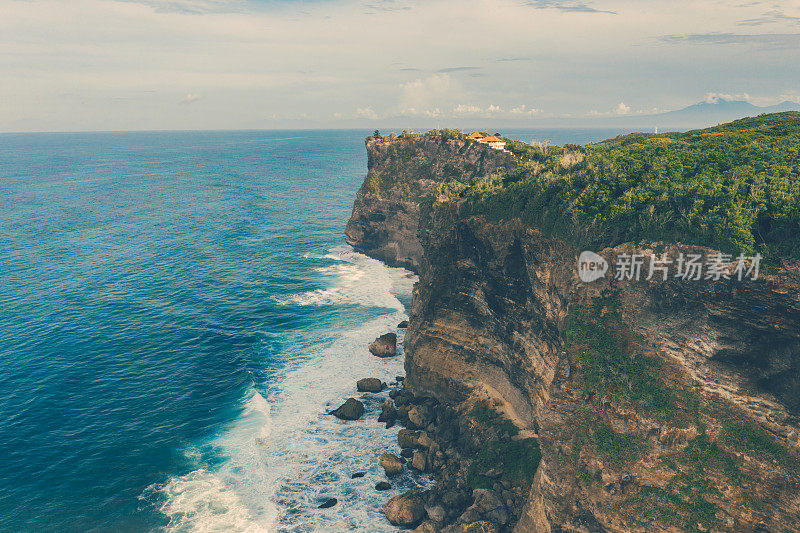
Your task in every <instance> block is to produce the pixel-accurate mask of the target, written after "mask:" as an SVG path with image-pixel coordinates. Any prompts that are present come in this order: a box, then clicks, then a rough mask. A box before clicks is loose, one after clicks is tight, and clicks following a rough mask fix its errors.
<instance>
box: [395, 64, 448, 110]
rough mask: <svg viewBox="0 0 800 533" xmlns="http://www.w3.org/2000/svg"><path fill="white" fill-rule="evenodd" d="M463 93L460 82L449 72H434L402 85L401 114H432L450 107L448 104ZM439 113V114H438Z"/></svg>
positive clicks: (399, 106)
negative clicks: (419, 111)
mask: <svg viewBox="0 0 800 533" xmlns="http://www.w3.org/2000/svg"><path fill="white" fill-rule="evenodd" d="M461 93H462V91H461V88H460V86H459V84H458V83H457V82H456V81H454V80H453V79H452V78H451V77H450V75H449V74H433V75H431V76H428V77H427V78H420V79H416V80H413V81H410V82H407V83H403V84H401V85H400V103H399V105H398V111H399V114H401V115H416V114H418V110H422V114H425V115H430V113H432V112H433V111H434V110H435V111H436V112H437V113H438V114H440V112H439V111H438V110H439V109H440V108H443V107H444V108H447V107H450V106H449V105H448V104H449V103H450V102H452V101H453V99H454V98H457V97H458V96H460V95H461ZM438 114H437V116H438Z"/></svg>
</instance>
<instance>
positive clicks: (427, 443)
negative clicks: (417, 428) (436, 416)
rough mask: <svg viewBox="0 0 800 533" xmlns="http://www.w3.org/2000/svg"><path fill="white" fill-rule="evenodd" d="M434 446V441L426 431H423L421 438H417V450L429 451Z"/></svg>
mask: <svg viewBox="0 0 800 533" xmlns="http://www.w3.org/2000/svg"><path fill="white" fill-rule="evenodd" d="M432 446H433V440H431V438H430V437H429V436H428V434H427V433H426V432H424V431H421V432H420V434H419V437H418V438H417V448H425V449H428V448H430V447H432Z"/></svg>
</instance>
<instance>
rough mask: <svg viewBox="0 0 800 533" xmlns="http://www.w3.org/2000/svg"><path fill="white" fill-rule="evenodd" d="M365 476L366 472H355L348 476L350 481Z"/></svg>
mask: <svg viewBox="0 0 800 533" xmlns="http://www.w3.org/2000/svg"><path fill="white" fill-rule="evenodd" d="M365 475H366V472H356V473H355V474H353V475H352V476H350V478H351V479H358V478H360V477H364V476H365Z"/></svg>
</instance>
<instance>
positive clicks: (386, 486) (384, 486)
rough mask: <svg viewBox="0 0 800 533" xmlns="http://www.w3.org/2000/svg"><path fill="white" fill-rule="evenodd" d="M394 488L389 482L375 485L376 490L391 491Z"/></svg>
mask: <svg viewBox="0 0 800 533" xmlns="http://www.w3.org/2000/svg"><path fill="white" fill-rule="evenodd" d="M391 488H392V484H391V483H389V482H388V481H379V482H378V483H376V484H375V490H389V489H391Z"/></svg>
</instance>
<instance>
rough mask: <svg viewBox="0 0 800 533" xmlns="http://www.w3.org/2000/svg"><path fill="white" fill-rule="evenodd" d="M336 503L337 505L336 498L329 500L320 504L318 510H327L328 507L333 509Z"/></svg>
mask: <svg viewBox="0 0 800 533" xmlns="http://www.w3.org/2000/svg"><path fill="white" fill-rule="evenodd" d="M337 503H339V500H337V499H336V498H329V499H327V500H325V502H324V503H322V504H320V506H319V508H320V509H328V508H329V507H333V506H334V505H336V504H337Z"/></svg>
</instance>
